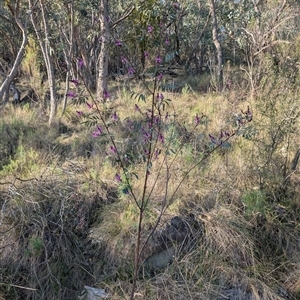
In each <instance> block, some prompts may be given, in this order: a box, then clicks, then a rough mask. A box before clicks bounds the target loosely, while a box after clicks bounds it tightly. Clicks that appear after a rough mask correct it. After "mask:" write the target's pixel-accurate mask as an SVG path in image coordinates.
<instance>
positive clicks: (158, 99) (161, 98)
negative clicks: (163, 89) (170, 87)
mask: <svg viewBox="0 0 300 300" xmlns="http://www.w3.org/2000/svg"><path fill="white" fill-rule="evenodd" d="M164 98H165V97H164V95H163V94H162V93H157V95H156V100H157V101H162V100H164Z"/></svg>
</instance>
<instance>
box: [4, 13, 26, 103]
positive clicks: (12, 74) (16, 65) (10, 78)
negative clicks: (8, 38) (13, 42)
mask: <svg viewBox="0 0 300 300" xmlns="http://www.w3.org/2000/svg"><path fill="white" fill-rule="evenodd" d="M15 13H17V12H15ZM29 13H30V12H29ZM29 13H28V14H27V17H26V21H25V24H24V25H23V24H22V23H21V21H20V19H19V16H18V15H17V14H15V21H16V23H17V25H18V27H19V28H20V29H21V31H22V44H21V47H20V49H19V51H18V54H17V57H16V60H15V62H14V65H13V67H12V69H11V71H10V73H9V74H8V76H7V77H6V78H5V79H4V81H3V83H2V85H1V87H0V102H2V101H3V102H4V103H6V102H8V98H9V87H10V85H11V83H12V81H13V80H14V78H15V77H16V75H17V73H18V70H19V67H20V65H21V62H22V59H23V56H24V52H25V47H26V45H27V42H28V37H27V19H28V16H29Z"/></svg>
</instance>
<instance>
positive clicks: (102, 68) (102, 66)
mask: <svg viewBox="0 0 300 300" xmlns="http://www.w3.org/2000/svg"><path fill="white" fill-rule="evenodd" d="M99 21H100V26H101V49H100V54H99V57H98V79H97V100H98V101H105V97H103V94H104V93H105V91H107V75H108V43H109V38H110V34H109V25H108V7H107V0H101V1H100V20H99Z"/></svg>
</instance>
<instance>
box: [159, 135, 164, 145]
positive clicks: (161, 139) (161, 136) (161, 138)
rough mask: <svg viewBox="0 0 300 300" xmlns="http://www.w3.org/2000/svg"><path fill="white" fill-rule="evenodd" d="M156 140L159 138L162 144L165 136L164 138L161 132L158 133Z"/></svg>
mask: <svg viewBox="0 0 300 300" xmlns="http://www.w3.org/2000/svg"><path fill="white" fill-rule="evenodd" d="M158 140H159V141H160V142H161V143H162V144H164V142H165V138H164V136H163V135H162V134H161V133H159V134H158Z"/></svg>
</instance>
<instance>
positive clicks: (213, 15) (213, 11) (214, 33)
mask: <svg viewBox="0 0 300 300" xmlns="http://www.w3.org/2000/svg"><path fill="white" fill-rule="evenodd" d="M209 10H210V14H211V18H212V36H213V42H214V45H215V47H216V50H217V88H218V90H219V91H221V90H222V87H223V50H222V46H221V43H220V41H219V39H218V22H217V16H216V8H215V0H209Z"/></svg>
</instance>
